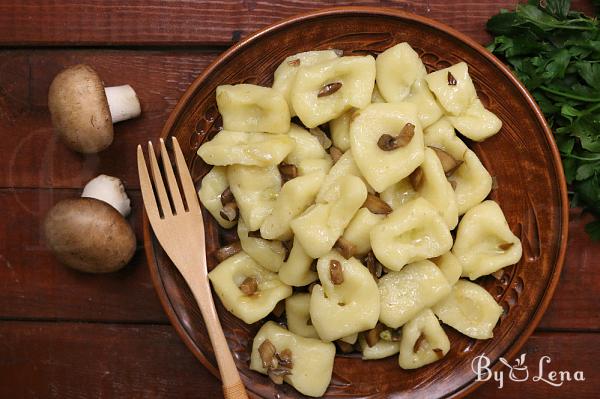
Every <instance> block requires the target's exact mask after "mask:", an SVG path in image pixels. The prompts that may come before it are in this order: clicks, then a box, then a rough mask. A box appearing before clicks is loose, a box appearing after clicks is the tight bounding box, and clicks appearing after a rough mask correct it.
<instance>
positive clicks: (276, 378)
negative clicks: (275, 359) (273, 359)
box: [267, 367, 292, 385]
mask: <svg viewBox="0 0 600 399" xmlns="http://www.w3.org/2000/svg"><path fill="white" fill-rule="evenodd" d="M291 374H292V371H291V370H290V369H287V368H285V367H277V368H271V369H269V370H268V371H267V375H268V376H269V378H270V379H271V381H273V382H274V383H275V384H277V385H281V384H283V377H285V376H286V375H291Z"/></svg>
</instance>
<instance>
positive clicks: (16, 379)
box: [0, 322, 600, 399]
mask: <svg viewBox="0 0 600 399" xmlns="http://www.w3.org/2000/svg"><path fill="white" fill-rule="evenodd" d="M565 348H569V349H568V350H565ZM522 353H526V354H527V355H526V359H527V361H526V365H527V366H528V367H529V369H530V374H531V377H533V375H534V374H537V370H538V362H539V359H540V357H541V356H543V355H549V356H551V358H552V363H551V364H550V365H547V366H546V368H545V370H546V371H550V370H570V371H575V370H582V371H583V372H584V376H585V378H586V381H585V382H574V381H571V382H568V383H566V384H565V385H564V386H563V387H562V388H554V387H551V386H550V385H547V384H545V383H544V382H537V383H533V382H531V381H530V382H527V383H525V382H522V383H514V382H509V381H505V386H504V387H503V388H502V389H501V390H500V389H498V388H497V383H496V382H494V381H491V382H489V383H486V384H484V385H483V386H482V387H481V388H480V389H479V390H477V391H476V392H475V393H473V394H472V395H471V396H470V398H472V399H475V398H478V399H488V398H499V397H502V398H529V399H546V398H554V399H563V398H565V399H566V398H569V399H570V398H577V399H587V398H590V399H591V398H595V397H597V396H596V395H597V392H598V389H600V384H599V381H600V369H599V368H598V367H596V366H595V363H596V359H597V358H598V357H599V356H600V334H583V333H538V334H534V335H532V336H531V338H530V339H529V341H528V342H527V344H526V345H525V347H524V348H523V350H522ZM374 362H377V361H374ZM511 364H514V362H511ZM504 370H505V371H506V369H504ZM531 377H530V378H531ZM505 378H506V379H507V380H508V376H507V375H505ZM83 381H85V383H82V382H83ZM0 397H2V398H80V397H85V398H192V397H193V398H219V397H221V385H220V382H219V381H218V380H217V379H216V378H214V377H213V376H212V375H211V374H210V373H209V372H208V371H206V369H205V368H204V367H202V365H201V364H200V363H199V362H197V361H196V359H195V358H194V357H193V355H192V354H191V353H190V352H189V350H188V349H187V348H186V347H185V346H184V345H183V343H181V341H180V339H179V337H178V336H177V334H176V333H175V331H174V330H173V329H172V328H170V327H169V326H156V325H122V324H121V325H111V324H89V323H40V322H3V323H0Z"/></svg>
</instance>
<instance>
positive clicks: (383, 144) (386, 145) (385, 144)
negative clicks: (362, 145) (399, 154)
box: [377, 123, 415, 151]
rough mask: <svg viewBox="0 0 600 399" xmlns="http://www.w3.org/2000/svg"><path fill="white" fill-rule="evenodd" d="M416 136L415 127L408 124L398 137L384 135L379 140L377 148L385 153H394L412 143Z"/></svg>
mask: <svg viewBox="0 0 600 399" xmlns="http://www.w3.org/2000/svg"><path fill="white" fill-rule="evenodd" d="M414 135H415V125H413V124H412V123H407V124H406V125H404V127H403V128H402V130H401V131H400V133H398V135H397V136H392V135H391V134H387V133H386V134H382V135H381V136H380V137H379V140H377V146H378V147H379V148H381V149H382V150H383V151H392V150H395V149H397V148H400V147H405V146H407V145H408V143H410V141H411V140H412V138H413V137H414Z"/></svg>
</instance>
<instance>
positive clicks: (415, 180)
mask: <svg viewBox="0 0 600 399" xmlns="http://www.w3.org/2000/svg"><path fill="white" fill-rule="evenodd" d="M424 177H425V175H424V174H423V169H421V167H418V168H417V169H415V170H414V171H413V172H412V173H411V174H410V176H408V179H409V180H410V184H411V185H412V186H413V188H414V189H415V190H418V189H420V188H421V186H422V185H423V178H424Z"/></svg>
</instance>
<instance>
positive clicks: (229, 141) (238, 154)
mask: <svg viewBox="0 0 600 399" xmlns="http://www.w3.org/2000/svg"><path fill="white" fill-rule="evenodd" d="M294 145H295V143H294V140H292V139H291V138H290V137H288V136H287V135H283V134H267V133H245V132H236V131H231V130H221V131H220V132H219V133H217V135H216V136H215V137H214V138H213V139H212V140H210V141H207V142H206V143H204V144H202V145H201V146H200V148H198V155H199V156H200V158H202V160H203V161H204V162H206V163H207V164H209V165H221V166H226V165H233V164H240V165H254V166H270V165H277V164H279V163H280V162H281V161H283V160H284V158H285V157H286V156H287V155H288V154H289V153H290V152H291V151H292V149H293V148H294Z"/></svg>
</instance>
